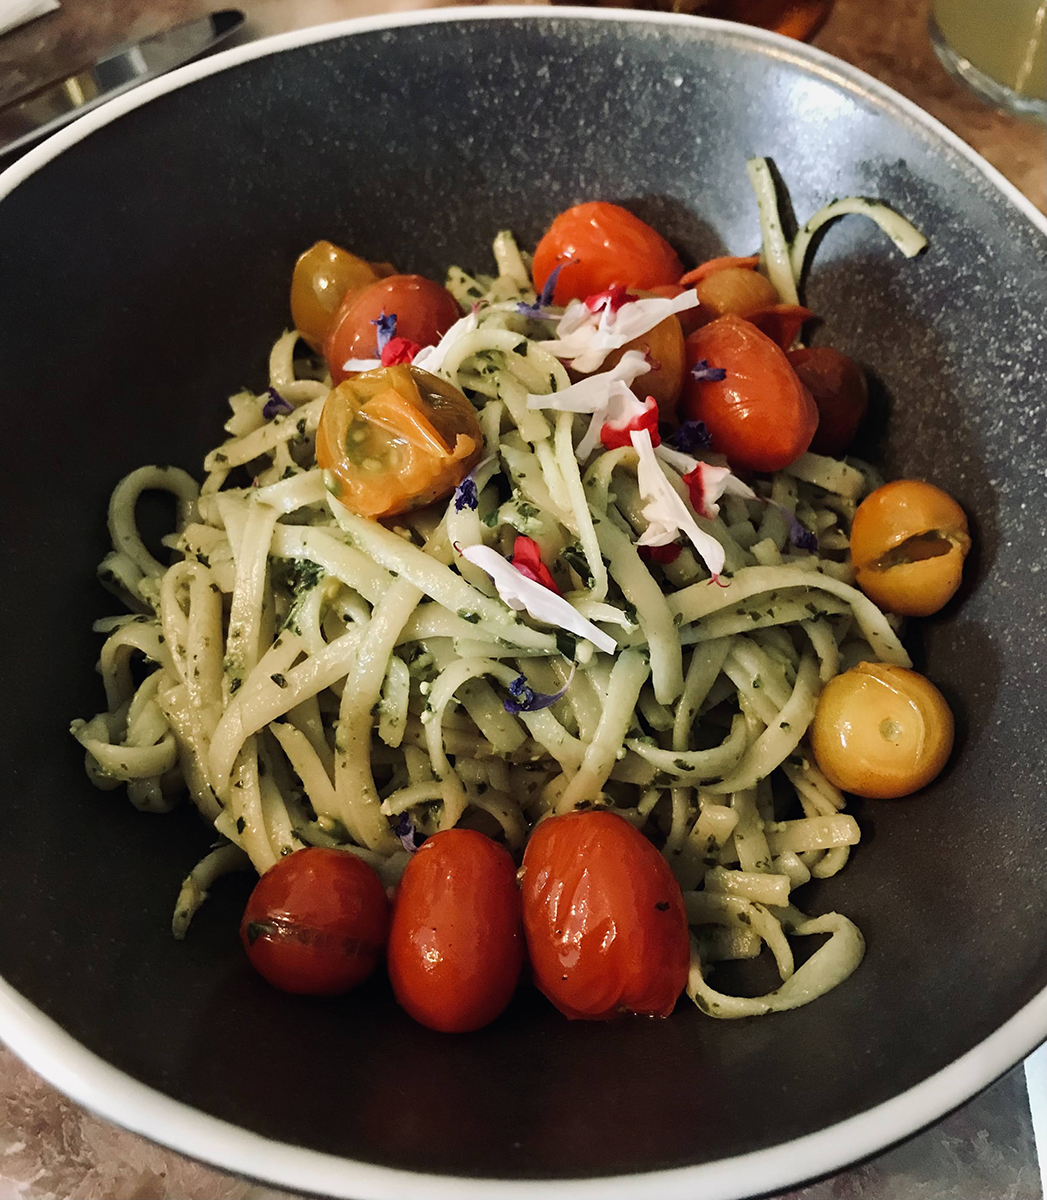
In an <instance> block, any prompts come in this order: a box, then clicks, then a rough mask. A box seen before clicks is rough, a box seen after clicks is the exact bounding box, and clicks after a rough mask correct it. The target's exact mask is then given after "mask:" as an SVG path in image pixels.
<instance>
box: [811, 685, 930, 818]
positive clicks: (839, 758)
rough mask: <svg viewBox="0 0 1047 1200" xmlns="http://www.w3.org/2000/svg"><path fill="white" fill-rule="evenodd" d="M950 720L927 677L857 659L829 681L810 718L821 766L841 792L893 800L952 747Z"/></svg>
mask: <svg viewBox="0 0 1047 1200" xmlns="http://www.w3.org/2000/svg"><path fill="white" fill-rule="evenodd" d="M953 732H954V723H953V715H952V711H951V710H950V708H949V705H948V704H947V703H946V700H945V697H944V696H943V695H942V694H941V692H940V691H938V689H937V688H936V687H935V686H934V684H933V683H931V681H930V680H929V679H926V678H924V676H923V675H920V674H918V673H917V672H916V671H910V670H908V669H907V668H905V667H898V666H892V665H891V664H889V663H859V664H858V665H857V666H856V667H852V668H851V669H850V670H849V671H845V672H844V673H843V674H842V675H837V676H836V678H835V679H831V680H830V681H829V683H828V684H826V687H825V690H824V691H823V692H822V694H821V696H820V697H819V700H818V707H817V709H816V710H815V714H814V721H813V722H812V724H811V733H810V738H811V749H812V750H813V751H814V757H815V758H816V759H817V761H818V766H819V767H820V768H821V770H822V772H823V773H824V775H825V776H826V778H827V779H829V780H830V781H831V782H832V783H834V784H835V785H836V786H837V787H838V788H842V789H843V790H844V791H845V792H853V793H854V794H855V795H856V796H865V797H867V798H869V799H871V800H891V799H897V798H898V797H901V796H908V795H911V794H912V793H913V792H916V791H919V790H920V788H924V787H926V786H927V785H928V784H929V783H930V782H931V781H932V780H933V779H934V778H935V777H936V776H937V775H938V773H939V772H940V771H941V769H942V767H944V766H945V763H946V761H947V760H948V758H949V754H950V752H951V751H952V744H953Z"/></svg>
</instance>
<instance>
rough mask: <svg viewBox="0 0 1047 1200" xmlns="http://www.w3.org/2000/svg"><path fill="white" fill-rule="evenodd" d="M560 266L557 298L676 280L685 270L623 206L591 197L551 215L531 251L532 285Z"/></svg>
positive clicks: (562, 299)
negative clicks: (588, 200) (555, 214)
mask: <svg viewBox="0 0 1047 1200" xmlns="http://www.w3.org/2000/svg"><path fill="white" fill-rule="evenodd" d="M557 267H561V268H562V269H561V271H560V274H559V277H558V278H557V281H556V291H555V293H554V296H553V299H554V301H555V303H556V304H567V302H568V301H569V300H584V299H585V298H586V296H592V295H595V294H596V293H597V292H602V291H605V290H606V289H607V288H609V287H611V285H612V284H624V285H625V287H627V288H632V289H648V288H656V287H663V286H666V285H669V284H675V283H676V281H677V280H678V279H679V278H680V276H681V274H683V267H682V265H681V263H680V260H679V258H677V256H676V251H675V250H674V249H673V248H672V246H670V245H669V243H668V242H667V241H666V240H665V238H663V237H662V235H661V234H660V233H657V232H656V231H655V230H653V229H652V228H651V227H650V225H648V224H647V223H646V222H645V221H641V220H640V218H639V217H634V216H633V214H632V213H631V212H629V211H628V210H627V209H624V208H621V207H619V206H618V205H617V204H609V203H607V201H605V200H594V201H591V202H589V203H588V204H578V205H575V207H574V208H569V209H567V211H566V212H562V213H560V215H559V216H558V217H557V218H556V219H555V220H554V221H553V223H552V225H550V226H549V229H548V230H547V232H546V233H545V236H544V237H543V238H542V240H541V241H540V242H539V243H538V246H537V249H536V250H535V252H534V286H535V290H536V291H537V292H539V293H541V291H542V288H543V287H544V286H545V281H546V280H547V279H548V278H549V276H550V275H551V274H552V273H553V271H554V270H555V269H556V268H557Z"/></svg>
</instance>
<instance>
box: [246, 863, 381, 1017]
mask: <svg viewBox="0 0 1047 1200" xmlns="http://www.w3.org/2000/svg"><path fill="white" fill-rule="evenodd" d="M388 934H389V901H388V900H387V899H386V895H385V888H384V887H383V886H382V883H381V880H380V879H379V878H378V876H377V875H376V874H375V872H374V870H373V869H372V868H371V867H369V866H368V865H367V863H365V862H363V861H362V860H361V859H359V858H356V857H355V856H354V855H352V854H350V853H348V852H347V851H345V850H328V849H324V848H322V847H315V846H313V847H308V848H306V849H304V850H296V851H295V853H294V854H289V855H287V856H286V857H285V858H281V859H280V860H279V861H278V862H277V863H275V865H274V866H272V867H270V869H269V870H268V871H266V873H265V874H264V875H263V876H262V877H261V879H259V881H258V882H257V883H256V884H255V888H254V891H253V892H252V893H251V896H250V899H249V900H248V901H247V907H246V908H245V909H244V916H243V920H242V921H241V923H240V938H241V941H242V942H243V944H244V949H245V950H246V951H247V957H248V958H249V959H250V961H251V965H252V966H253V967H254V968H255V970H256V971H257V972H258V973H259V974H260V975H262V976H264V978H265V979H267V980H268V981H269V982H270V983H271V984H272V985H273V986H274V987H278V988H281V989H282V990H283V991H285V992H298V993H301V994H304V995H310V996H334V995H337V994H338V993H340V992H347V991H348V990H349V989H350V988H353V987H355V986H356V985H357V984H358V983H362V982H363V981H364V980H365V979H366V978H367V977H368V975H370V974H371V972H372V971H373V970H374V968H375V966H376V964H377V962H378V960H379V958H380V957H381V955H382V951H383V950H384V949H385V943H386V938H387V937H388Z"/></svg>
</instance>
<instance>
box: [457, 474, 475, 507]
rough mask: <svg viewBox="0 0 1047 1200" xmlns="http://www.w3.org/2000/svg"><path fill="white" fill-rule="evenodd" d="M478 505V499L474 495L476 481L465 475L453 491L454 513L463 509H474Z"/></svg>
mask: <svg viewBox="0 0 1047 1200" xmlns="http://www.w3.org/2000/svg"><path fill="white" fill-rule="evenodd" d="M479 503H480V497H479V496H478V495H477V494H476V480H475V479H474V478H473V477H472V475H466V477H465V478H464V479H463V480H462V482H461V483H460V484H459V485H458V486H457V487H456V488H455V489H454V511H455V512H461V511H462V509H463V508H472V509H475V508H476V507H477V505H478V504H479Z"/></svg>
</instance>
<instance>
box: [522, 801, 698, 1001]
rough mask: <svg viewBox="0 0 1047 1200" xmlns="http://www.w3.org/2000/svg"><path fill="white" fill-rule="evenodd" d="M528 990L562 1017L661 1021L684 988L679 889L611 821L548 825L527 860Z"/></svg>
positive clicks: (553, 820)
mask: <svg viewBox="0 0 1047 1200" xmlns="http://www.w3.org/2000/svg"><path fill="white" fill-rule="evenodd" d="M521 891H522V895H523V916H524V928H525V930H526V934H527V950H528V954H529V956H530V960H531V967H532V971H533V975H534V981H535V983H536V985H537V986H538V988H539V989H540V990H541V991H542V992H543V993H544V995H545V996H547V997H548V999H549V1000H551V1001H552V1003H553V1004H554V1005H555V1006H556V1007H557V1008H558V1009H559V1010H560V1012H562V1013H563V1014H564V1015H565V1016H567V1017H571V1018H572V1019H578V1020H590V1021H603V1020H609V1019H611V1018H612V1017H617V1016H620V1015H621V1014H623V1013H640V1014H646V1015H648V1016H653V1017H667V1016H669V1014H670V1013H671V1012H672V1011H673V1007H674V1005H675V1004H676V1000H677V997H678V996H679V995H680V993H681V992H682V991H683V989H684V986H685V984H686V982H687V971H688V965H689V961H690V939H689V934H688V928H687V915H686V913H685V911H684V905H683V896H682V894H681V892H680V885H679V884H678V883H677V882H676V879H675V877H674V876H673V873H672V871H671V870H670V869H669V865H668V863H666V861H665V859H663V858H662V856H661V854H659V853H658V851H657V850H656V849H655V847H654V846H653V845H652V844H651V843H650V842H649V841H648V840H647V839H646V838H645V837H644V836H643V834H641V833H640V832H639V831H638V830H636V829H634V828H633V826H632V825H630V824H629V823H628V821H626V820H624V819H623V818H622V817H619V816H618V815H617V814H615V813H609V812H599V811H595V812H573V813H567V814H565V815H564V816H561V817H549V818H547V819H546V820H544V821H542V822H541V823H540V824H539V825H538V827H537V828H536V829H535V831H534V833H532V835H531V838H530V841H528V843H527V849H526V850H525V851H524V858H523V870H522V882H521Z"/></svg>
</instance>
